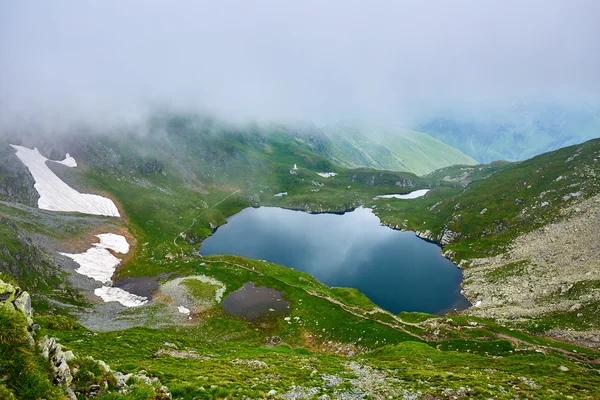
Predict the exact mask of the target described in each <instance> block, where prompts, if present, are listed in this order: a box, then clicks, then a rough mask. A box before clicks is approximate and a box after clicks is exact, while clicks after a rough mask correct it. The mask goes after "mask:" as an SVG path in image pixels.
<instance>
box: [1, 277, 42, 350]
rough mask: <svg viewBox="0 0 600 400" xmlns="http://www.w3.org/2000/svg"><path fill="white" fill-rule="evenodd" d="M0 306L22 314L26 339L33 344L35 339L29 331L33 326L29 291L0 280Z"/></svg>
mask: <svg viewBox="0 0 600 400" xmlns="http://www.w3.org/2000/svg"><path fill="white" fill-rule="evenodd" d="M0 307H3V308H5V309H8V310H10V311H14V312H18V313H21V314H23V316H24V317H25V319H26V320H27V325H28V333H27V335H28V337H27V339H28V341H29V343H31V344H34V343H35V341H34V340H33V336H32V335H31V332H32V331H33V330H34V328H35V326H34V323H33V318H32V311H33V310H32V309H31V297H30V296H29V293H27V292H26V291H24V290H21V288H19V287H18V286H14V285H11V284H10V283H6V282H4V281H3V280H0Z"/></svg>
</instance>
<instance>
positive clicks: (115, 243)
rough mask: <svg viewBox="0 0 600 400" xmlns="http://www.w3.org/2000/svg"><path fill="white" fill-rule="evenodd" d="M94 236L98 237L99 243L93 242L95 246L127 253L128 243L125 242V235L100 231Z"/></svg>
mask: <svg viewBox="0 0 600 400" xmlns="http://www.w3.org/2000/svg"><path fill="white" fill-rule="evenodd" d="M96 237H97V238H99V239H100V243H95V245H96V246H97V247H102V248H105V249H111V250H113V251H116V252H117V253H121V254H127V253H129V243H127V239H125V236H121V235H117V234H114V233H101V234H99V235H96Z"/></svg>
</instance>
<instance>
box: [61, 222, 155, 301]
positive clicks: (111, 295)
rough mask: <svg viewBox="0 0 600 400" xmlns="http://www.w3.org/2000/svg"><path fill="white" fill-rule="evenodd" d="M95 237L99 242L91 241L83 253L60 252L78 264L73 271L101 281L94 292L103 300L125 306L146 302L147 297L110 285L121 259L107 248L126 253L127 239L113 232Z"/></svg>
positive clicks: (127, 249)
mask: <svg viewBox="0 0 600 400" xmlns="http://www.w3.org/2000/svg"><path fill="white" fill-rule="evenodd" d="M96 237H97V238H98V239H100V243H92V247H90V248H89V249H87V250H86V251H85V252H84V253H78V254H69V253H60V254H62V255H63V256H66V257H69V258H70V259H72V260H73V261H75V262H76V263H77V264H79V268H77V269H76V270H75V272H77V273H78V274H81V275H85V276H87V277H88V278H92V279H94V280H96V281H98V282H101V283H102V284H103V285H104V286H102V287H100V288H97V289H95V290H94V294H95V295H96V296H98V297H100V298H101V299H102V300H104V301H105V302H109V301H116V302H119V303H120V304H122V305H123V306H125V307H137V306H141V305H143V304H146V303H147V302H148V299H147V298H145V297H141V296H137V295H135V294H133V293H129V292H127V291H125V290H123V289H120V288H116V287H112V286H110V285H111V284H112V276H113V274H114V273H115V269H116V268H117V265H119V263H120V262H121V260H120V259H118V258H117V257H115V256H114V255H113V254H112V253H111V252H110V251H109V250H113V251H115V252H117V253H121V254H127V253H128V252H129V243H127V239H125V237H124V236H121V235H117V234H114V233H102V234H99V235H96Z"/></svg>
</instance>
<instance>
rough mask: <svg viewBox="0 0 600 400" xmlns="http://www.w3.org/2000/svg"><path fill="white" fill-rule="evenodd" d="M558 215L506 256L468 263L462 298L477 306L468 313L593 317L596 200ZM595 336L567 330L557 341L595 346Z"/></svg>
mask: <svg viewBox="0 0 600 400" xmlns="http://www.w3.org/2000/svg"><path fill="white" fill-rule="evenodd" d="M561 213H562V214H563V216H564V217H565V218H564V219H562V220H561V221H559V222H556V223H553V224H550V225H546V226H544V227H543V228H540V229H537V230H535V231H532V232H529V233H527V234H525V235H522V236H520V237H518V238H517V239H515V240H514V241H513V242H512V244H511V246H510V249H509V251H508V252H506V253H504V254H501V255H498V256H495V257H488V258H479V259H473V260H469V261H468V263H467V264H468V267H466V268H465V271H464V283H463V289H464V294H465V296H466V297H467V298H468V299H469V300H471V301H472V302H475V301H477V300H481V302H480V303H479V307H476V308H471V309H469V311H468V312H469V313H471V314H474V315H477V316H481V317H491V318H497V319H500V320H513V319H519V318H535V317H538V316H541V315H547V314H551V313H557V312H558V313H567V314H571V315H572V316H573V317H574V318H575V319H578V318H584V317H585V313H586V312H587V313H589V312H592V311H590V310H592V309H593V308H594V307H595V305H596V304H598V303H599V302H600V289H598V288H597V282H600V229H598V227H599V226H600V195H597V196H595V197H592V198H590V199H588V200H585V201H583V202H580V203H577V204H575V205H573V206H571V207H569V208H566V209H564V210H562V212H561ZM586 310H587V311H586ZM582 325H583V324H582ZM597 335H598V330H596V331H595V333H592V332H591V331H590V332H587V333H586V332H584V331H577V330H574V329H570V331H563V332H562V335H561V337H563V338H565V339H569V338H571V337H580V338H584V340H582V341H581V343H582V344H588V345H592V346H598V343H600V337H599V336H597ZM555 336H559V331H558V330H557V331H556V332H555Z"/></svg>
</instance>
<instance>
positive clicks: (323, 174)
mask: <svg viewBox="0 0 600 400" xmlns="http://www.w3.org/2000/svg"><path fill="white" fill-rule="evenodd" d="M317 175H319V176H322V177H323V178H331V177H333V176H336V175H337V174H336V173H335V172H317Z"/></svg>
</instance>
